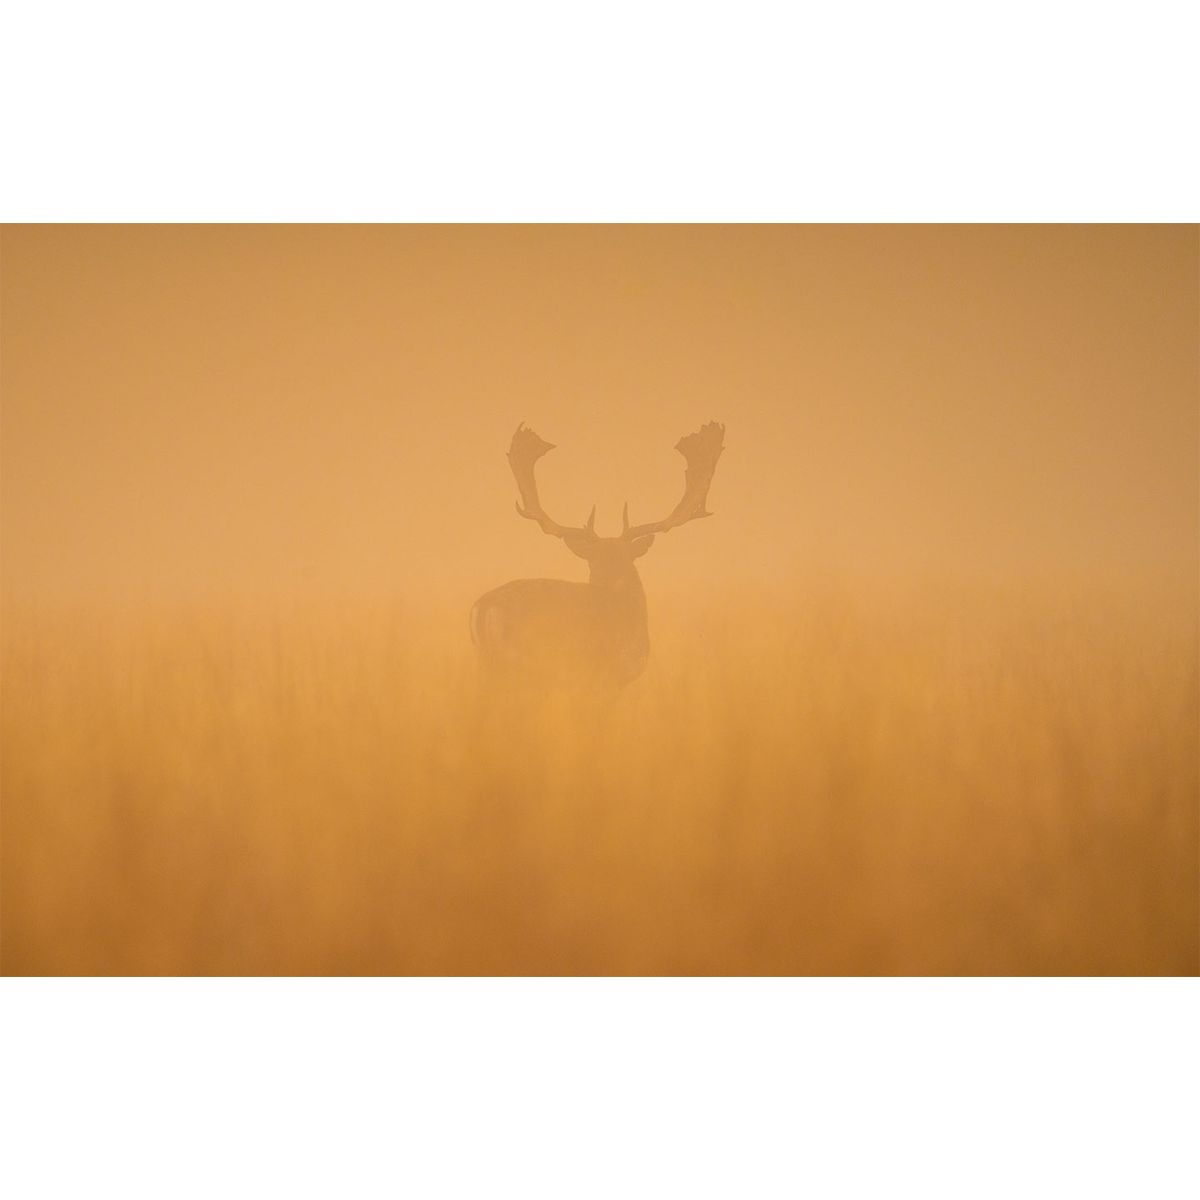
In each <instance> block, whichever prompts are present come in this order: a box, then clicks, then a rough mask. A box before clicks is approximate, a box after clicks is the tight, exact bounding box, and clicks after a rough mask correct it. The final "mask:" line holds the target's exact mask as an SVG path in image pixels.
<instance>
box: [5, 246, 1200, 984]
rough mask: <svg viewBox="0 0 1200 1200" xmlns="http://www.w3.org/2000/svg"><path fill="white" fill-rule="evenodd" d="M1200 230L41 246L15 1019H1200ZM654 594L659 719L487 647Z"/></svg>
mask: <svg viewBox="0 0 1200 1200" xmlns="http://www.w3.org/2000/svg"><path fill="white" fill-rule="evenodd" d="M1198 266H1200V243H1198V238H1197V231H1196V230H1195V228H1188V227H1166V226H1156V227H1139V226H1120V227H1093V226H1055V227H1037V226H1016V227H970V226H954V227H918V226H902V227H872V226H867V227H836V226H835V227H784V226H778V227H775V226H771V227H756V226H733V227H706V226H683V227H675V226H653V227H636V226H615V227H605V226H599V227H586V226H549V227H547V226H517V227H478V226H472V227H453V226H438V227H374V226H368V227H336V226H320V227H304V226H272V227H237V226H212V227H189V226H162V227H119V226H112V227H71V226H55V227H50V226H46V227H7V228H5V229H4V230H3V234H2V238H0V272H2V275H0V403H2V409H0V503H2V508H0V535H2V544H0V551H2V558H0V568H2V579H0V598H2V601H3V613H2V615H3V629H2V631H0V632H2V641H3V656H4V657H3V661H4V669H3V695H2V713H0V715H2V718H3V729H2V747H0V748H2V750H3V754H2V756H0V769H2V804H0V821H2V823H3V837H2V838H0V867H2V870H0V884H2V888H3V903H2V905H0V933H2V937H0V969H2V970H3V971H4V972H6V973H23V974H30V973H32V974H38V973H56V972H65V973H96V974H111V973H249V974H257V973H273V972H300V973H398V974H399V973H500V974H504V973H531V974H544V973H688V974H729V973H734V974H738V973H744V974H760V973H761V974H771V973H888V972H895V973H922V972H929V973H1018V974H1022V973H1051V974H1056V973H1148V974H1153V973H1171V974H1175V973H1189V974H1194V973H1195V972H1196V971H1197V969H1198V968H1200V914H1198V912H1197V905H1196V894H1197V884H1198V866H1197V856H1198V836H1200V834H1198V825H1197V794H1198V790H1200V781H1198V778H1197V773H1198V769H1200V768H1198V755H1200V745H1198V738H1200V734H1198V725H1200V676H1198V670H1197V654H1198V651H1200V642H1198V630H1197V609H1198V605H1197V589H1198V586H1200V561H1198V555H1200V549H1198V547H1200V524H1198V523H1200V465H1198V459H1200V377H1198V352H1197V349H1198V347H1197V335H1198V329H1200V302H1198V292H1197V281H1198ZM710 420H715V421H719V422H722V423H723V424H724V425H725V429H726V433H725V450H724V453H723V454H722V456H721V457H720V461H719V465H718V466H717V469H716V473H715V477H714V479H713V482H712V485H711V490H710V492H709V494H708V505H709V508H710V509H711V510H712V512H713V513H714V514H715V515H714V516H713V517H712V518H711V519H708V520H704V521H692V522H690V523H688V524H686V525H683V526H681V527H680V528H676V529H671V530H669V531H667V532H664V533H660V534H659V535H658V536H657V539H656V541H655V543H654V545H653V547H652V548H651V549H650V551H649V553H648V554H647V555H646V556H645V557H644V558H641V559H639V560H638V564H637V566H638V570H639V571H640V574H641V580H642V582H643V584H644V587H645V591H646V596H647V604H648V609H649V625H650V655H649V663H648V666H647V668H646V671H645V673H644V675H643V676H641V677H640V678H639V679H637V680H636V682H634V683H633V684H632V685H630V686H629V687H627V688H626V689H625V690H624V691H622V692H620V693H619V694H615V695H606V696H604V697H594V696H593V697H587V698H582V699H581V698H580V697H578V696H568V695H561V694H556V695H538V694H530V693H528V692H526V693H523V694H520V695H518V694H515V693H514V694H511V695H502V696H500V697H499V700H497V698H496V697H495V696H494V695H492V696H490V697H489V695H488V694H487V693H486V692H485V691H483V690H481V688H480V686H479V680H478V677H477V674H476V663H475V656H474V651H473V649H472V646H471V643H470V639H469V637H468V625H467V614H468V611H469V609H470V607H471V604H472V602H473V601H474V600H475V598H476V597H477V596H478V595H479V594H480V593H482V592H484V591H486V590H488V589H490V588H492V587H494V586H495V585H497V584H500V583H503V582H504V581H505V580H509V579H514V578H521V577H543V576H544V577H549V578H562V579H574V580H583V579H585V578H586V568H585V564H584V563H583V562H581V561H580V560H579V559H578V558H576V557H574V556H573V555H572V554H571V553H569V552H568V550H567V548H566V547H565V546H564V544H563V542H562V541H561V540H560V539H559V538H557V537H553V536H548V535H546V534H544V533H542V532H541V530H540V529H539V528H538V525H537V524H536V523H535V522H532V521H525V520H522V519H521V518H520V517H519V516H518V515H517V512H516V511H515V508H514V502H515V501H516V499H517V488H516V486H515V483H514V479H513V477H512V474H511V473H510V471H509V464H508V461H507V459H506V452H507V450H508V447H509V441H510V438H511V437H512V434H513V431H514V429H515V428H516V427H517V425H518V423H520V422H526V423H528V425H529V426H531V427H532V428H533V429H534V430H536V431H537V433H538V434H540V435H541V436H542V437H543V438H545V439H546V440H548V441H550V442H552V443H555V445H556V447H557V448H556V449H554V450H553V451H551V452H550V453H549V454H548V455H546V456H545V457H544V458H543V459H542V460H541V461H540V462H539V463H538V466H537V476H538V484H539V487H540V492H541V499H542V502H543V503H544V504H545V507H546V509H547V510H548V511H549V512H550V513H552V514H553V516H554V517H555V518H556V519H557V520H558V521H560V522H563V523H567V524H574V525H577V524H582V523H583V521H584V519H585V518H586V516H587V514H588V511H589V510H590V509H591V507H592V505H593V504H595V505H596V506H597V528H598V531H599V532H600V533H601V534H604V535H613V534H616V533H617V532H618V530H619V528H620V521H621V509H622V505H623V504H624V503H625V502H626V501H627V502H628V503H629V506H630V514H631V519H632V520H633V522H635V523H640V522H651V521H654V520H656V519H659V518H662V517H665V516H666V515H667V513H668V512H670V511H671V509H672V507H673V506H674V505H675V503H676V501H677V500H679V497H680V495H681V489H682V486H683V466H684V463H683V459H682V458H680V456H679V455H678V454H676V453H675V452H674V450H673V447H674V446H675V444H676V442H677V441H678V440H679V438H680V437H681V435H684V434H687V433H690V432H692V431H694V430H696V429H698V428H699V427H700V426H701V425H702V424H703V423H705V422H707V421H710Z"/></svg>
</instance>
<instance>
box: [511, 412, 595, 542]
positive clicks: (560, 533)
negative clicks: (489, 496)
mask: <svg viewBox="0 0 1200 1200" xmlns="http://www.w3.org/2000/svg"><path fill="white" fill-rule="evenodd" d="M553 449H554V444H553V443H552V442H545V441H543V440H542V439H541V438H540V437H538V435H537V434H536V433H534V432H533V430H532V429H530V428H528V427H527V426H526V425H525V423H524V422H522V423H521V424H520V425H518V426H517V431H516V433H514V434H513V436H512V445H511V446H509V448H508V465H509V466H510V467H512V473H513V477H514V478H515V479H516V481H517V490H518V491H519V492H520V493H521V499H520V501H518V503H517V512H519V513H520V514H521V516H523V517H527V518H528V519H529V520H530V521H536V522H537V523H538V524H539V525H540V526H541V527H542V532H543V533H552V534H553V535H554V536H555V537H567V536H568V535H574V536H577V537H587V538H594V537H595V536H596V508H595V505H593V506H592V515H591V516H590V517H588V520H587V524H586V525H581V526H573V525H560V524H559V523H558V522H557V521H554V520H551V518H550V517H548V516H547V515H546V510H545V509H544V508H543V507H542V502H541V501H540V500H539V499H538V490H537V480H536V479H535V478H534V474H533V468H534V467H535V466H536V465H537V460H538V459H539V458H541V457H542V455H543V454H548V453H549V452H550V451H551V450H553ZM522 504H523V505H524V506H525V507H524V508H522V507H521V505H522Z"/></svg>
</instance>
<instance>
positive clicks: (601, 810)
mask: <svg viewBox="0 0 1200 1200" xmlns="http://www.w3.org/2000/svg"><path fill="white" fill-rule="evenodd" d="M464 608H465V605H464ZM464 621H465V618H464V617H463V616H462V614H460V613H457V612H456V613H455V614H454V619H453V621H451V620H450V619H449V617H448V616H446V615H445V614H442V615H441V616H434V617H431V618H429V619H426V620H425V621H423V622H421V621H416V620H414V619H413V618H411V617H404V618H402V617H401V616H400V615H398V614H396V613H392V612H389V611H386V610H384V611H374V612H356V613H341V614H331V613H328V612H325V613H316V612H313V613H308V614H302V615H297V614H292V615H289V616H287V617H279V616H264V615H259V616H254V615H251V614H245V613H243V614H241V615H235V614H232V613H225V614H222V613H208V614H204V613H192V614H183V613H175V614H173V615H168V614H165V613H164V614H159V615H157V616H153V615H151V614H140V615H139V616H138V617H137V619H132V620H126V621H120V620H117V619H114V618H102V617H100V616H96V615H92V616H89V615H87V614H84V613H75V614H73V615H64V614H59V615H57V616H52V615H50V614H49V613H47V612H40V613H39V612H35V611H22V610H17V609H14V608H12V607H10V609H9V611H8V612H7V614H6V619H5V622H4V631H3V632H4V645H3V654H4V659H3V744H2V750H3V763H2V765H3V776H2V787H3V792H2V809H0V819H2V829H0V833H2V842H0V868H2V876H0V883H2V888H3V893H2V909H0V922H2V924H0V935H2V940H0V966H2V968H3V971H4V972H5V973H9V974H21V973H58V972H68V973H82V974H90V973H105V974H107V973H118V974H125V973H196V974H202V973H219V974H227V973H354V974H362V973H435V974H453V973H488V974H491V973H537V974H540V973H555V974H557V973H589V974H591V973H638V974H641V973H689V974H692V973H698V974H710V973H736V974H768V973H788V974H792V973H838V974H843V973H893V972H894V973H906V974H907V973H943V972H951V973H1022V974H1024V973H1056V974H1057V973H1195V972H1196V971H1197V968H1198V965H1200V962H1198V958H1200V930H1198V926H1200V918H1198V912H1197V880H1198V869H1197V855H1198V850H1197V846H1198V832H1197V795H1198V787H1200V784H1198V777H1197V770H1198V768H1197V737H1198V733H1197V730H1198V728H1200V712H1198V691H1200V684H1198V679H1197V649H1198V648H1197V638H1196V618H1195V613H1194V610H1192V609H1191V608H1190V606H1188V605H1186V604H1182V605H1177V606H1166V605H1163V606H1160V607H1158V608H1155V609H1154V610H1152V611H1151V610H1148V609H1146V608H1145V607H1143V606H1139V605H1136V604H1120V603H1117V602H1115V601H1108V602H1103V603H1101V602H1099V601H1097V600H1095V599H1092V598H1087V599H1084V598H1081V597H1079V596H1076V597H1074V598H1072V597H1058V598H1056V599H1045V598H1043V599H1039V600H1033V599H1028V598H1026V599H1020V600H1017V599H1012V598H1008V599H1003V598H1001V597H1000V596H999V595H998V594H997V595H992V596H984V595H980V594H975V595H968V594H966V593H962V594H957V593H951V592H946V593H944V594H940V595H939V596H937V597H930V596H929V595H924V596H920V597H916V598H910V599H909V600H906V601H900V600H896V601H893V602H886V603H885V602H884V601H883V599H882V598H876V599H873V600H870V601H864V600H863V599H862V598H861V597H859V598H857V599H855V598H853V597H849V598H847V597H842V598H833V597H829V598H826V599H824V600H820V601H813V600H803V601H801V600H797V601H795V602H793V603H783V604H774V605H769V604H767V603H765V602H758V601H747V600H740V601H731V602H730V603H729V604H727V605H724V606H722V607H721V608H720V609H719V610H716V611H714V612H712V613H709V614H700V613H692V614H691V615H690V616H689V617H688V618H687V619H686V620H682V621H681V620H680V614H679V612H678V610H676V611H675V612H673V613H672V614H671V617H670V622H667V621H664V624H671V626H672V627H671V628H655V630H654V639H655V653H654V658H653V663H652V666H651V668H650V670H649V672H648V673H647V675H646V676H645V677H644V678H643V679H642V680H640V681H639V682H638V683H637V684H636V685H635V686H633V687H632V688H630V689H629V690H628V691H627V692H625V693H624V694H623V695H622V696H620V697H619V698H618V699H617V700H616V701H614V702H611V703H600V702H598V703H595V704H590V705H584V704H579V703H568V702H567V700H566V699H565V698H557V699H555V698H552V699H551V700H550V701H548V702H545V703H542V704H535V703H534V702H532V701H530V700H529V699H524V700H518V699H513V700H509V701H508V702H504V700H503V698H500V699H499V700H497V699H496V698H494V697H493V698H492V699H491V700H490V701H489V700H486V699H485V698H484V697H481V695H480V692H479V689H478V687H477V680H476V677H475V674H474V664H473V661H472V658H471V654H470V650H469V647H468V646H467V645H466V644H465V629H464Z"/></svg>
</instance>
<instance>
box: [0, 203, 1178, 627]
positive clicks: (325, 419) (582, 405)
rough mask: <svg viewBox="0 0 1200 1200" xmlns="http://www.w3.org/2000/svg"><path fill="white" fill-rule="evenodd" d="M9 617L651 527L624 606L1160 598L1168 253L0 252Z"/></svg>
mask: <svg viewBox="0 0 1200 1200" xmlns="http://www.w3.org/2000/svg"><path fill="white" fill-rule="evenodd" d="M0 253H2V258H0V269H2V289H3V290H2V295H0V305H2V307H0V338H2V344H0V384H2V404H3V409H2V422H3V423H2V431H0V432H2V443H0V450H2V463H0V466H2V488H3V492H2V501H3V514H2V517H3V585H4V590H5V594H6V595H7V596H9V597H10V598H17V597H19V598H22V599H38V598H54V599H62V598H69V599H79V598H96V599H111V598H114V597H116V598H122V597H123V598H126V599H132V600H133V601H134V602H138V601H140V600H143V599H155V600H158V599H166V600H170V599H175V598H188V599H190V598H196V597H202V598H205V597H217V598H221V597H224V596H227V595H239V596H240V595H256V596H263V595H265V596H268V597H271V596H307V595H313V596H321V597H328V596H343V595H344V596H356V595H362V596H371V597H383V598H387V597H395V596H406V595H407V596H411V597H419V596H422V595H437V596H439V597H445V598H448V599H451V600H455V599H457V598H458V597H460V596H461V597H462V600H463V605H464V608H465V606H466V605H469V603H470V600H471V599H472V598H473V596H474V594H476V593H478V592H479V591H481V590H483V589H485V588H487V587H490V586H492V585H494V584H496V583H498V582H501V581H503V580H504V579H506V578H511V577H515V576H519V575H526V574H534V575H560V576H563V577H566V578H581V577H582V575H583V569H582V564H580V563H578V561H577V560H575V559H573V558H572V557H571V556H570V555H569V554H568V553H567V552H566V551H565V549H564V548H563V547H562V546H561V545H559V544H557V543H556V542H555V541H554V540H553V539H550V538H547V537H545V536H543V535H541V534H540V533H538V531H537V530H536V528H535V527H534V526H533V525H532V524H531V523H528V522H524V521H521V520H520V519H519V518H518V517H517V516H516V514H515V512H514V511H513V501H514V499H515V488H514V486H513V484H512V480H511V477H510V476H509V474H508V468H507V463H506V461H505V456H504V455H505V450H506V449H507V444H508V438H509V436H510V435H511V433H512V430H513V428H514V427H515V426H516V425H517V423H518V422H519V421H522V420H524V421H527V422H529V424H531V425H532V426H533V427H534V428H535V429H536V430H537V431H538V432H539V433H541V434H542V435H543V436H544V437H545V438H547V439H548V440H550V441H552V442H556V443H557V444H558V446H559V449H558V450H556V451H555V452H554V453H553V454H552V455H550V456H549V457H548V458H546V459H545V460H544V461H543V463H542V476H543V485H542V486H543V499H544V501H545V503H546V507H547V508H548V509H549V511H551V512H552V513H553V514H554V515H555V516H556V517H557V519H559V520H561V521H564V522H578V521H582V520H583V519H584V517H585V516H586V513H587V510H588V509H589V508H590V506H591V505H592V503H593V502H595V503H596V504H597V505H598V507H599V516H598V521H599V527H600V531H601V532H602V533H605V532H615V531H616V528H617V526H618V524H619V520H620V506H621V503H622V502H623V501H624V500H625V499H628V500H629V501H630V505H631V509H632V514H633V519H634V520H635V521H641V520H650V519H653V518H655V517H658V516H661V515H664V514H665V513H666V512H667V511H668V510H669V508H670V507H671V506H672V505H673V503H674V501H675V500H676V498H677V496H678V493H679V489H680V487H681V479H682V459H680V458H679V456H677V455H676V454H675V453H674V452H673V450H672V446H673V444H674V442H675V441H676V439H677V438H678V437H679V436H680V435H681V434H683V433H685V432H688V431H690V430H692V429H695V428H696V427H697V426H698V425H699V424H700V423H701V422H703V421H706V420H709V419H717V420H721V421H724V422H725V423H726V425H727V428H728V432H727V437H726V441H727V446H728V449H727V451H726V453H725V456H724V458H723V459H722V461H721V464H720V467H719V469H718V472H717V477H716V482H715V483H714V485H713V489H712V492H711V496H710V507H711V508H712V509H713V510H714V511H715V512H716V514H717V516H716V517H714V519H713V520H711V521H705V522H701V523H697V524H694V525H691V526H689V527H687V528H685V529H681V530H677V531H674V532H672V533H670V534H668V535H664V536H663V537H662V538H660V539H659V542H658V544H657V545H656V546H655V548H654V550H653V551H652V554H651V556H649V557H647V558H646V559H645V560H644V561H643V576H644V578H645V579H646V581H647V586H648V587H649V586H650V585H651V581H652V580H657V581H658V582H659V583H660V584H661V585H663V586H666V585H667V584H675V585H681V586H684V585H686V586H690V585H693V584H697V585H700V584H702V583H703V582H704V581H707V580H712V579H714V578H715V579H719V580H720V581H722V582H728V581H730V580H741V581H746V582H747V583H749V584H751V585H753V586H760V585H765V584H779V583H782V584H784V585H786V586H791V585H795V586H799V587H803V586H805V584H806V581H807V580H810V579H812V578H816V577H827V576H837V575H838V574H839V573H843V572H851V573H856V574H859V575H862V574H866V575H870V574H873V573H881V574H888V575H894V576H902V577H909V578H912V579H916V580H920V579H921V578H923V577H925V576H926V575H927V574H931V573H937V572H951V573H961V574H963V575H965V576H968V577H969V576H972V575H979V574H983V575H988V576H993V577H994V576H995V575H997V574H1002V575H1003V576H1004V577H1006V578H1017V579H1021V578H1024V577H1026V576H1029V577H1033V576H1038V575H1041V574H1044V573H1045V572H1046V571H1047V569H1048V568H1055V569H1062V570H1064V571H1067V572H1085V573H1094V574H1097V575H1103V576H1104V577H1106V578H1122V577H1135V578H1140V577H1142V576H1145V575H1151V576H1157V577H1162V578H1166V579H1169V580H1173V581H1176V582H1182V583H1184V584H1185V585H1186V586H1193V585H1194V580H1195V575H1196V566H1197V538H1198V530H1197V522H1198V506H1200V497H1198V492H1197V488H1198V482H1197V480H1198V467H1197V458H1198V453H1200V450H1198V446H1200V424H1198V362H1197V334H1198V328H1200V310H1198V299H1197V280H1198V265H1200V264H1198V238H1197V230H1196V229H1195V228H1194V227H1164V226H1159V227H1139V226H1121V227H1094V226H1080V227H1073V226H1057V227H1037V226H1013V227H1004V226H1001V227H970V226H960V227H922V226H900V227H887V226H865V227H837V226H835V227H821V226H807V227H806V226H800V227H787V226H732V227H706V226H591V227H589V226H549V227H548V226H516V227H503V226H501V227H488V226H473V227H455V226H436V227H403V226H401V227H378V226H363V227H338V226H319V227H306V226H279V227H253V226H250V227H239V226H207V227H205V226H202V227H189V226H161V227H137V226H133V227H120V226H98V227H87V226H84V227H72V226H42V227H38V226H33V227H21V226H17V227H13V226H10V227H7V228H5V229H4V231H3V241H2V245H0Z"/></svg>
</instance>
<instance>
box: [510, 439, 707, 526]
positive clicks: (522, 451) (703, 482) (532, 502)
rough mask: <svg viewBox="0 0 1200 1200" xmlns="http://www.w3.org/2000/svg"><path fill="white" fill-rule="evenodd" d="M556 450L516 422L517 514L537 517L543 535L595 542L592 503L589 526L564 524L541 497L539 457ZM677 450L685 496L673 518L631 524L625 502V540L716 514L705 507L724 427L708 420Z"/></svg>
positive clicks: (512, 452) (513, 447)
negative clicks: (684, 464) (684, 467)
mask: <svg viewBox="0 0 1200 1200" xmlns="http://www.w3.org/2000/svg"><path fill="white" fill-rule="evenodd" d="M553 449H555V447H554V444H553V443H552V442H547V441H543V440H542V439H541V438H540V437H538V435H537V434H536V433H534V432H533V430H532V429H530V428H529V427H528V426H526V425H525V424H524V423H522V424H520V425H518V426H517V431H516V433H514V434H513V436H512V445H511V446H509V449H508V463H509V466H511V467H512V473H513V478H515V479H516V481H517V490H518V491H519V492H520V493H521V499H520V501H519V502H518V503H517V512H519V513H520V514H521V516H523V517H525V518H527V519H528V520H530V521H536V522H537V523H538V525H540V526H541V528H542V531H543V532H544V533H550V534H553V535H554V536H555V537H560V538H561V537H576V538H580V537H582V538H587V539H589V540H594V539H595V538H596V537H597V534H596V509H595V506H594V505H593V506H592V512H591V516H589V517H588V519H587V524H586V525H560V524H559V523H558V522H557V521H555V520H554V519H553V518H552V517H550V516H549V515H548V514H547V512H546V510H545V509H544V508H543V507H542V502H541V500H540V499H539V498H538V490H537V479H536V478H535V476H534V468H535V467H536V466H537V461H538V459H539V458H541V457H542V455H543V454H548V453H549V452H550V451H551V450H553ZM675 449H676V450H678V451H679V453H680V454H682V455H683V457H684V459H685V460H686V462H687V470H686V472H685V473H684V478H683V499H682V500H680V501H679V503H678V504H677V505H676V506H675V508H674V509H673V510H672V512H671V514H670V516H668V517H665V518H664V519H663V520H661V521H652V522H650V523H649V524H646V525H634V526H630V524H629V505H628V504H626V505H625V510H624V514H623V517H622V520H623V524H624V528H623V529H622V531H621V536H622V537H623V538H625V539H626V540H629V541H632V540H633V539H634V538H639V537H645V536H646V534H650V533H664V532H666V530H668V529H674V528H675V527H676V526H677V525H683V524H686V523H687V522H688V521H694V520H696V519H697V518H699V517H711V516H712V513H710V512H707V511H706V509H705V505H706V504H707V503H708V489H709V485H710V484H711V483H712V477H713V472H714V471H715V470H716V468H717V459H718V458H720V457H721V451H722V450H724V449H725V426H724V425H720V424H718V423H717V422H716V421H709V423H708V424H707V425H702V426H701V427H700V428H699V429H698V430H697V431H696V432H695V433H689V434H688V435H687V436H686V437H682V438H680V439H679V441H678V442H676V443H675Z"/></svg>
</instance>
